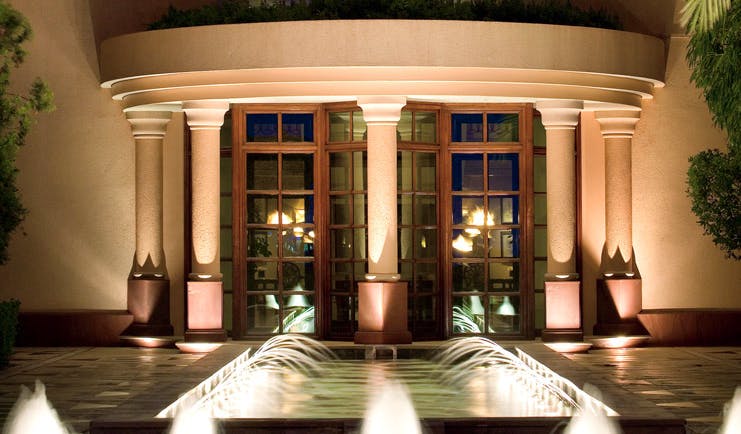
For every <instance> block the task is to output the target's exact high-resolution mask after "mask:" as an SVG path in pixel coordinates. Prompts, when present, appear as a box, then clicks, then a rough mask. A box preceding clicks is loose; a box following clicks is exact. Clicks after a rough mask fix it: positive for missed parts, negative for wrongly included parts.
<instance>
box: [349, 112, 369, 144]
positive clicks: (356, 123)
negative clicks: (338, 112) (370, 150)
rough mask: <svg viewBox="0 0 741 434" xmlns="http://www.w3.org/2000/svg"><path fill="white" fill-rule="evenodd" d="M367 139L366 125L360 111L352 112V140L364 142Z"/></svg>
mask: <svg viewBox="0 0 741 434" xmlns="http://www.w3.org/2000/svg"><path fill="white" fill-rule="evenodd" d="M367 139H368V127H367V126H366V125H365V118H364V117H363V112H362V111H357V112H352V141H353V142H364V141H366V140H367Z"/></svg>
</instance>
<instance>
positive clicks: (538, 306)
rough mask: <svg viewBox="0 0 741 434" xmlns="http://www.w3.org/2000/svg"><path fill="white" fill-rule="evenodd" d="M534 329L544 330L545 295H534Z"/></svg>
mask: <svg viewBox="0 0 741 434" xmlns="http://www.w3.org/2000/svg"><path fill="white" fill-rule="evenodd" d="M535 328H536V329H538V330H542V329H544V328H545V294H543V293H536V294H535Z"/></svg>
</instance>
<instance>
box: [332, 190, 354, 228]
mask: <svg viewBox="0 0 741 434" xmlns="http://www.w3.org/2000/svg"><path fill="white" fill-rule="evenodd" d="M350 215H351V214H350V196H349V195H342V196H330V197H329V224H331V225H349V224H351V223H352V222H351V220H350Z"/></svg>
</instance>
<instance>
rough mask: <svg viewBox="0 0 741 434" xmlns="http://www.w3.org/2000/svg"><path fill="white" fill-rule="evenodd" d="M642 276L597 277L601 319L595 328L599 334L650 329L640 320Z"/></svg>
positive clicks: (598, 314)
mask: <svg viewBox="0 0 741 434" xmlns="http://www.w3.org/2000/svg"><path fill="white" fill-rule="evenodd" d="M641 283H642V282H641V279H631V278H627V277H621V278H600V279H597V323H596V324H595V325H594V328H593V329H592V331H593V333H594V334H595V335H598V336H631V335H632V336H635V335H647V334H648V332H647V331H646V329H645V328H644V327H643V325H642V324H641V323H640V321H639V320H638V312H640V311H641V307H642V294H641V291H642V284H641Z"/></svg>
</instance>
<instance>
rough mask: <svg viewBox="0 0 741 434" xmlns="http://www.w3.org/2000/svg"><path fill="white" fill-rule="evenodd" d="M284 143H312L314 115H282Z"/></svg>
mask: <svg viewBox="0 0 741 434" xmlns="http://www.w3.org/2000/svg"><path fill="white" fill-rule="evenodd" d="M282 133H283V137H282V139H283V141H284V142H313V141H314V115H313V114H311V113H292V114H288V113H286V114H284V115H283V131H282Z"/></svg>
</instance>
